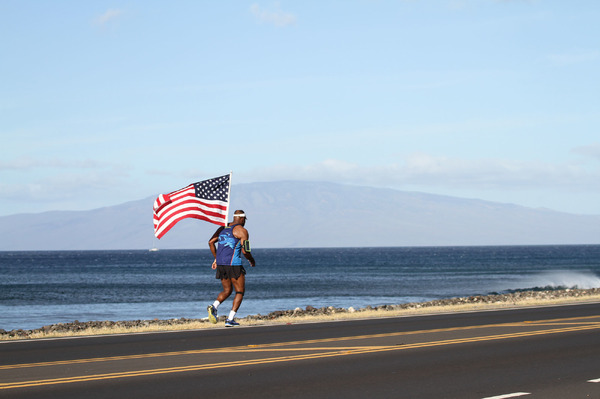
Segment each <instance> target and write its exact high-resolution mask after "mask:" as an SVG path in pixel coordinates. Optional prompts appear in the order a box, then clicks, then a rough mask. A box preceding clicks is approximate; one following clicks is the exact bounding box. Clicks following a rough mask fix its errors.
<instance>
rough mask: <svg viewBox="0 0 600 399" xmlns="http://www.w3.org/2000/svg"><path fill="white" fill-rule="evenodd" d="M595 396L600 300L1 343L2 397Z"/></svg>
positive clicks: (599, 384)
mask: <svg viewBox="0 0 600 399" xmlns="http://www.w3.org/2000/svg"><path fill="white" fill-rule="evenodd" d="M228 396H232V397H236V398H282V397H284V398H311V399H316V398H342V397H343V398H448V399H451V398H461V399H466V398H476V399H481V398H511V397H523V398H545V399H553V398H560V399H564V398H600V304H582V305H569V306H556V307H542V308H536V309H516V310H503V311H488V312H477V313H460V314H456V313H455V314H445V315H432V316H419V317H398V318H384V319H371V320H357V321H343V322H328V323H312V324H298V325H280V326H261V327H236V328H230V329H225V328H223V329H211V330H198V331H185V332H172V333H152V334H134V335H123V336H102V337H86V338H63V339H55V340H35V341H12V342H7V341H5V342H2V343H0V397H1V398H61V399H64V398H81V397H85V398H86V399H87V398H122V397H130V398H134V397H144V398H209V397H228Z"/></svg>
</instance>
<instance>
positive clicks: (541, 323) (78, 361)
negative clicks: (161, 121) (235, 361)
mask: <svg viewBox="0 0 600 399" xmlns="http://www.w3.org/2000/svg"><path fill="white" fill-rule="evenodd" d="M590 318H598V316H587V317H571V318H565V319H551V320H539V321H524V322H514V323H502V324H485V325H481V326H466V327H450V328H438V329H431V330H415V331H401V332H394V333H380V334H367V335H356V336H347V337H336V338H319V339H311V340H304V341H288V342H276V343H271V344H260V345H247V346H236V347H226V348H212V349H198V350H186V351H173V352H157V353H144V354H137V355H122V356H108V357H97V358H86V359H71V360H58V361H53V362H38V363H21V364H8V365H3V366H0V370H9V369H18V368H27V367H45V366H57V365H64V364H82V363H95V362H109V361H117V360H129V359H146V358H158V357H167V356H182V355H197V354H202V353H226V352H239V351H247V350H248V348H273V347H282V346H293V345H306V344H314V343H326V342H340V341H349V340H362V339H373V338H385V337H394V336H403V335H416V334H432V333H440V332H452V331H465V330H475V329H484V328H501V327H531V326H536V327H537V326H544V325H550V326H551V325H569V324H575V325H580V324H599V325H600V321H599V322H590V321H587V322H577V323H568V322H567V321H570V320H580V319H590ZM290 350H291V349H290Z"/></svg>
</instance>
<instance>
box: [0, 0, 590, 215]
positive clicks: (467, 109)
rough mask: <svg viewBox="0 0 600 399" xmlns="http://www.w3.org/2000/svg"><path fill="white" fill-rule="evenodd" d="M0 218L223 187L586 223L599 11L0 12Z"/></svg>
mask: <svg viewBox="0 0 600 399" xmlns="http://www.w3.org/2000/svg"><path fill="white" fill-rule="evenodd" d="M0 19H1V20H0V21H1V22H0V37H1V39H0V53H1V54H2V62H1V63H0V79H1V80H0V82H1V87H2V89H1V90H0V121H1V122H0V138H1V140H2V145H1V146H0V215H10V214H15V213H23V212H27V213H29V212H33V213H35V212H42V211H47V210H80V209H93V208H97V207H102V206H109V205H114V204H119V203H123V202H126V201H131V200H138V199H142V198H146V197H149V196H155V195H158V194H160V193H166V192H170V191H173V190H176V189H178V188H181V187H183V186H185V185H187V184H189V183H192V182H195V181H198V180H203V179H207V178H211V177H215V176H219V175H223V174H227V173H229V171H233V173H234V174H233V182H234V184H235V183H249V182H259V181H278V180H319V181H331V182H339V183H347V184H356V185H366V186H375V187H389V188H394V189H399V190H408V191H422V192H428V193H435V194H444V195H451V196H458V197H465V198H480V199H485V200H490V201H497V202H507V203H515V204H519V205H524V206H529V207H544V208H550V209H555V210H559V211H565V212H571V213H579V214H600V96H599V94H598V93H600V40H599V39H600V28H598V20H599V19H600V2H598V1H594V0H589V1H584V0H581V1H545V0H504V1H501V0H431V1H424V0H423V1H420V0H405V1H401V0H397V1H377V0H369V1H367V0H363V1H358V0H357V1H351V0H349V1H277V2H272V1H258V2H254V1H249V2H244V1H229V2H209V1H174V2H164V1H136V0H126V1H125V0H124V1H119V0H114V1H110V2H106V1H60V0H58V1H16V0H15V1H6V0H4V1H0Z"/></svg>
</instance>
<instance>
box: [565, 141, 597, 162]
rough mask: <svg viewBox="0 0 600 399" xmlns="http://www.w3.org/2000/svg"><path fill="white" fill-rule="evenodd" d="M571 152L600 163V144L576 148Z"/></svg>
mask: <svg viewBox="0 0 600 399" xmlns="http://www.w3.org/2000/svg"><path fill="white" fill-rule="evenodd" d="M572 152H573V153H575V154H579V155H584V156H586V157H590V158H593V159H596V160H598V161H600V143H592V144H590V145H586V146H581V147H577V148H574V149H573V150H572Z"/></svg>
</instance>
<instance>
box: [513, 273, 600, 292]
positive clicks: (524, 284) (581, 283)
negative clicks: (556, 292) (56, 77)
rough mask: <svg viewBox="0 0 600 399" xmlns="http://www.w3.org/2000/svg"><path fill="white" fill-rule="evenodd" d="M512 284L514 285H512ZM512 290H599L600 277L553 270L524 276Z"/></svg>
mask: <svg viewBox="0 0 600 399" xmlns="http://www.w3.org/2000/svg"><path fill="white" fill-rule="evenodd" d="M513 284H514V283H513ZM510 288H512V289H540V288H553V289H558V288H579V289H590V288H600V277H598V276H597V275H596V274H595V273H593V272H585V271H569V270H553V271H547V272H542V273H538V274H534V275H531V276H524V277H523V278H522V279H521V280H519V281H517V282H516V285H514V286H513V287H510Z"/></svg>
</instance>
